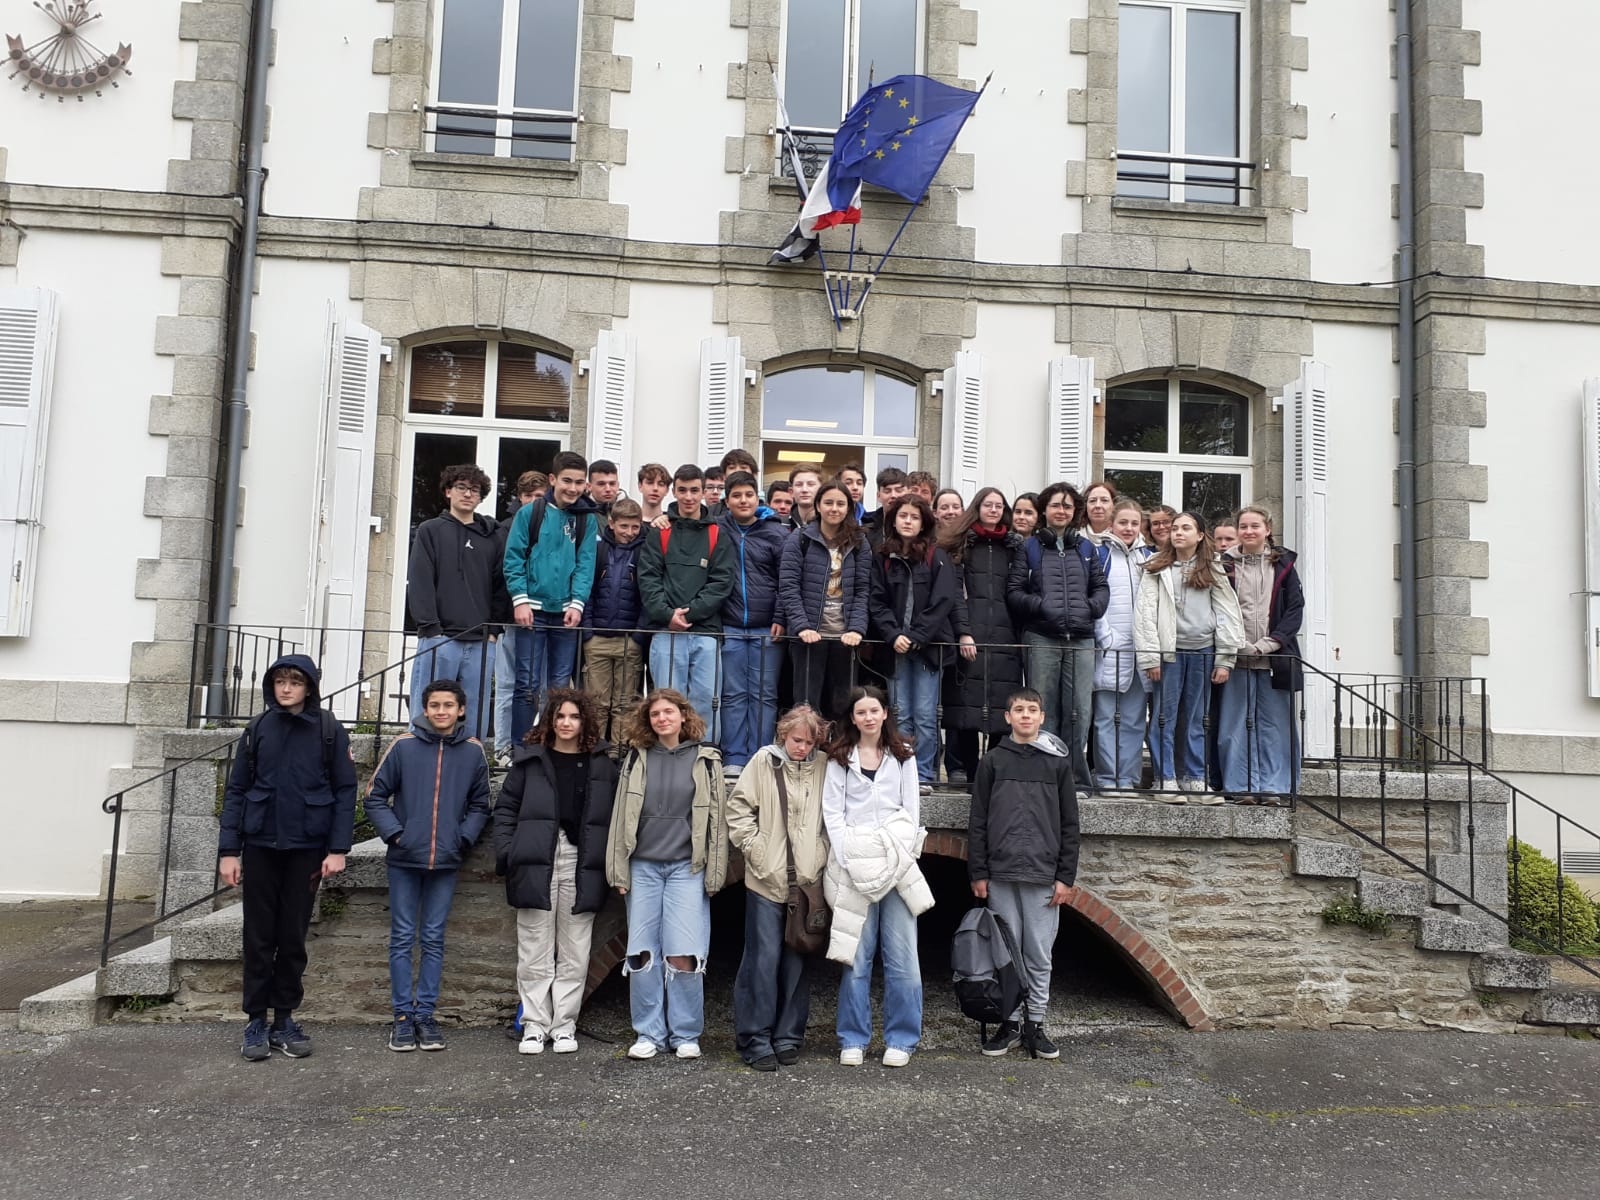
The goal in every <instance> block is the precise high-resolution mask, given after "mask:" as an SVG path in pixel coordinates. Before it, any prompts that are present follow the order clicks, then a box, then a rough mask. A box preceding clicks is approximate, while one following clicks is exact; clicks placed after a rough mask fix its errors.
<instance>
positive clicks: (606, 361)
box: [580, 330, 639, 480]
mask: <svg viewBox="0 0 1600 1200" xmlns="http://www.w3.org/2000/svg"><path fill="white" fill-rule="evenodd" d="M638 353H639V351H638V343H637V341H636V340H635V339H634V338H633V337H631V336H629V335H628V334H626V333H613V332H611V331H609V330H602V331H601V333H600V338H599V340H598V341H597V342H596V343H595V347H594V349H593V350H591V351H589V359H588V362H587V363H586V364H580V367H582V366H587V368H588V371H589V447H588V449H589V455H588V457H589V461H591V462H593V461H594V460H595V459H597V458H607V459H610V460H611V461H612V462H614V463H616V464H617V474H618V476H619V477H620V478H622V479H624V480H626V479H628V478H630V477H631V474H632V467H633V461H632V459H633V392H634V374H635V371H636V360H637V358H638Z"/></svg>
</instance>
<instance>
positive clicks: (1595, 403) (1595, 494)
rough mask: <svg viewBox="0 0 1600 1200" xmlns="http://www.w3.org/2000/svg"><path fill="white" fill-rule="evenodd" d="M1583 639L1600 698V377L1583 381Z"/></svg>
mask: <svg viewBox="0 0 1600 1200" xmlns="http://www.w3.org/2000/svg"><path fill="white" fill-rule="evenodd" d="M1583 590H1584V593H1585V595H1584V603H1583V611H1584V631H1583V640H1584V645H1585V647H1586V650H1587V653H1588V656H1589V695H1590V696H1592V697H1594V698H1595V699H1600V379H1585V380H1584V381H1583Z"/></svg>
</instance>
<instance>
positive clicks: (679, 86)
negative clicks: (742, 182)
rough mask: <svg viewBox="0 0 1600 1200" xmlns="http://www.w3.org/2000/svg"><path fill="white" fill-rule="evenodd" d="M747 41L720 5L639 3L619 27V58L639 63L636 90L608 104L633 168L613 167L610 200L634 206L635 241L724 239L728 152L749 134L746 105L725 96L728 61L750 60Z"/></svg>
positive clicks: (733, 181)
mask: <svg viewBox="0 0 1600 1200" xmlns="http://www.w3.org/2000/svg"><path fill="white" fill-rule="evenodd" d="M745 42H746V38H745V31H744V30H742V29H733V28H730V27H729V25H728V6H727V4H726V3H724V2H723V0H695V2H693V3H690V4H638V5H636V6H635V7H634V13H633V20H631V21H618V22H617V23H616V35H615V52H616V53H617V54H619V55H623V56H626V57H631V58H632V59H633V90H632V91H631V92H626V93H618V94H616V95H614V96H613V97H612V99H611V124H612V125H613V126H614V127H616V128H618V129H626V130H628V131H629V134H628V161H627V162H626V163H624V164H621V165H617V166H613V167H612V168H611V201H612V203H614V204H626V205H627V206H628V235H629V236H630V237H634V238H639V239H641V240H644V241H662V242H695V243H700V244H705V245H715V244H716V243H717V242H718V241H719V240H720V239H719V236H718V229H717V218H718V216H719V214H720V213H722V212H725V211H732V210H734V209H737V208H738V207H739V177H738V176H737V175H730V174H728V173H727V172H726V171H724V169H723V147H724V144H725V139H727V138H730V137H738V136H739V135H741V134H742V133H743V132H744V105H743V104H742V103H741V102H740V101H737V100H730V99H728V64H729V63H730V62H744V61H745V58H746V53H747V52H746V45H745ZM766 70H767V65H766V63H765V61H760V62H756V61H752V62H751V63H750V66H749V71H750V74H751V75H755V74H757V73H762V74H764V73H765V72H766ZM768 173H770V171H769V172H768ZM795 207H796V209H797V210H798V208H799V204H798V202H797V203H796V205H795Z"/></svg>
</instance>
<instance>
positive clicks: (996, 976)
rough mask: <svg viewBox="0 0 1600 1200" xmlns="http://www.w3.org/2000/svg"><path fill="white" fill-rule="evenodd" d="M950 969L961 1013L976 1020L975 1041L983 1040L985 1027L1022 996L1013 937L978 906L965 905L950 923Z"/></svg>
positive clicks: (1001, 1019)
mask: <svg viewBox="0 0 1600 1200" xmlns="http://www.w3.org/2000/svg"><path fill="white" fill-rule="evenodd" d="M950 967H951V970H952V971H953V972H954V974H955V979H954V983H955V990H956V1000H957V1001H958V1002H959V1003H960V1005H961V1012H962V1015H963V1016H965V1017H967V1018H969V1019H970V1020H973V1021H977V1022H978V1023H979V1027H978V1028H979V1032H978V1037H979V1040H980V1041H983V1040H986V1039H987V1038H988V1036H989V1030H988V1026H990V1025H999V1024H1000V1023H1002V1022H1004V1021H1009V1020H1010V1019H1011V1014H1012V1013H1014V1012H1016V1011H1017V1006H1018V1005H1019V1004H1021V1003H1022V999H1023V997H1024V996H1025V995H1026V994H1027V984H1026V982H1025V981H1024V979H1023V975H1022V953H1021V951H1020V950H1018V948H1017V939H1016V936H1015V935H1014V934H1013V933H1012V932H1011V929H1010V928H1009V927H1008V926H1007V925H1006V923H1005V921H1004V920H1002V919H1001V918H1000V917H999V916H998V915H997V914H996V913H994V912H993V911H992V910H990V909H988V908H986V907H983V906H981V905H980V906H979V907H977V908H972V909H968V910H967V914H966V915H965V916H964V917H962V918H961V924H960V925H958V926H957V927H956V935H955V938H954V940H953V941H951V943H950Z"/></svg>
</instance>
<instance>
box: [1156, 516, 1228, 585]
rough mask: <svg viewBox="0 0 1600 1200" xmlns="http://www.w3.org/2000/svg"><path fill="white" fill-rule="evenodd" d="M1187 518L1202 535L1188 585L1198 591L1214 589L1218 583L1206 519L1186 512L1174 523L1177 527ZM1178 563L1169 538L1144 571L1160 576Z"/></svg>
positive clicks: (1197, 544) (1196, 549)
mask: <svg viewBox="0 0 1600 1200" xmlns="http://www.w3.org/2000/svg"><path fill="white" fill-rule="evenodd" d="M1186 517H1187V518H1188V519H1189V520H1191V521H1193V522H1194V527H1195V529H1196V530H1198V531H1199V533H1200V541H1199V542H1198V543H1196V545H1195V548H1194V567H1193V568H1192V569H1191V570H1190V571H1189V577H1188V584H1189V586H1190V587H1192V588H1194V589H1196V590H1197V591H1198V590H1199V589H1201V588H1210V587H1213V586H1214V585H1215V584H1216V582H1217V576H1216V572H1215V571H1213V570H1212V563H1213V561H1214V555H1213V554H1212V552H1211V535H1210V534H1208V533H1207V532H1206V521H1205V518H1204V517H1202V516H1201V515H1200V514H1199V513H1195V512H1188V511H1185V512H1181V513H1179V514H1178V515H1177V516H1175V517H1173V518H1172V523H1173V524H1174V525H1176V524H1177V523H1178V522H1179V521H1181V520H1183V519H1184V518H1186ZM1177 561H1178V556H1177V555H1176V554H1175V553H1174V552H1173V549H1172V539H1171V538H1168V539H1167V544H1166V545H1165V546H1163V547H1162V548H1161V550H1160V551H1159V552H1157V553H1156V554H1155V555H1154V556H1153V557H1152V558H1151V559H1150V561H1149V562H1147V563H1145V565H1144V569H1145V570H1146V571H1149V572H1150V573H1151V574H1152V575H1154V574H1159V573H1160V572H1162V571H1165V570H1166V569H1167V568H1168V567H1170V566H1172V564H1173V563H1175V562H1177Z"/></svg>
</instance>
